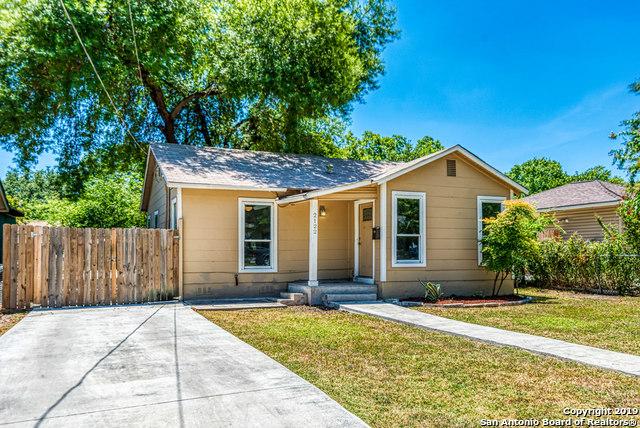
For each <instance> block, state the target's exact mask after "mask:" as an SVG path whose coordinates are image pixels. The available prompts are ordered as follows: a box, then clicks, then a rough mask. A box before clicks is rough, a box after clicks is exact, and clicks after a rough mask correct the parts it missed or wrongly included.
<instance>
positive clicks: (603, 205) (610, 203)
mask: <svg viewBox="0 0 640 428" xmlns="http://www.w3.org/2000/svg"><path fill="white" fill-rule="evenodd" d="M620 202H622V201H621V200H619V201H607V202H593V203H590V204H575V205H563V206H559V207H547V208H537V210H538V211H540V212H553V211H571V210H580V209H587V208H607V207H615V206H618V205H620ZM534 205H535V204H534Z"/></svg>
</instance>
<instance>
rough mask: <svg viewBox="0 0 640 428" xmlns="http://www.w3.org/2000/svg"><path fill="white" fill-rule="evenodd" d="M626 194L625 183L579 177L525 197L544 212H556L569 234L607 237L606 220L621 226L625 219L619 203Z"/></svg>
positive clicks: (597, 238) (588, 237)
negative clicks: (603, 226)
mask: <svg viewBox="0 0 640 428" xmlns="http://www.w3.org/2000/svg"><path fill="white" fill-rule="evenodd" d="M623 198H624V187H623V186H620V185H618V184H613V183H609V182H606V181H600V180H594V181H579V182H577V183H569V184H565V185H564V186H560V187H556V188H553V189H549V190H545V191H544V192H540V193H536V194H535V195H531V196H527V197H526V198H523V199H524V200H525V201H527V202H530V203H531V204H533V205H534V206H535V207H536V209H537V210H538V211H540V212H548V213H553V214H555V216H556V218H557V220H558V222H559V224H560V227H562V229H563V230H564V236H565V238H568V237H570V236H571V235H573V234H574V233H577V234H578V235H580V236H582V237H583V238H584V239H587V240H590V241H600V240H602V239H603V237H604V232H603V230H602V226H600V224H599V222H598V218H600V219H601V220H602V222H603V223H604V224H608V225H611V226H613V227H614V228H616V229H618V230H620V229H621V228H622V223H621V220H620V217H619V216H618V212H617V209H618V206H619V205H620V202H622V199H623Z"/></svg>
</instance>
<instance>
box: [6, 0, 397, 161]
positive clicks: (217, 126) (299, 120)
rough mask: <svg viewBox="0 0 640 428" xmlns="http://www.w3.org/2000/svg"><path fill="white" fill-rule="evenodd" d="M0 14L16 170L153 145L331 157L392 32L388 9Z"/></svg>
mask: <svg viewBox="0 0 640 428" xmlns="http://www.w3.org/2000/svg"><path fill="white" fill-rule="evenodd" d="M65 7H66V10H67V11H68V16H67V15H66V13H65ZM0 14H1V15H2V25H0V145H1V146H2V147H3V148H5V149H8V150H10V151H13V152H14V153H16V154H17V155H18V160H19V161H20V162H21V165H23V166H24V165H28V164H29V162H31V161H33V160H34V159H35V158H36V157H37V156H38V155H39V154H41V153H42V152H43V151H52V152H54V153H56V154H58V156H59V160H60V167H61V169H63V170H65V169H66V170H72V169H73V168H77V167H78V165H80V164H81V163H82V162H83V161H85V160H86V156H87V155H92V156H99V155H101V156H103V157H106V158H107V159H109V160H110V161H111V162H114V159H116V160H118V159H123V160H125V162H126V161H129V160H130V159H132V158H136V159H138V161H139V162H140V159H142V158H143V157H144V155H145V147H144V146H143V144H142V142H148V141H156V140H161V141H166V142H168V143H181V144H197V145H214V146H228V147H237V148H247V149H262V150H271V151H282V152H300V153H319V154H326V152H327V150H328V151H331V150H332V149H333V148H334V145H333V144H332V143H331V133H330V132H329V133H328V132H325V131H326V128H327V127H328V126H331V122H332V120H334V119H336V118H338V119H340V118H343V117H345V115H346V114H347V113H348V111H349V109H350V106H351V104H352V103H353V102H354V101H357V100H359V99H361V98H362V96H363V95H364V94H366V93H367V92H368V91H370V90H371V89H374V88H376V87H377V79H378V77H379V76H380V75H381V74H382V73H383V71H384V67H383V62H382V59H381V52H382V50H383V48H384V47H385V45H386V44H388V43H389V42H390V41H391V40H393V39H394V38H395V37H396V36H397V31H396V29H395V12H394V10H393V9H392V8H391V7H390V6H389V5H388V4H387V2H386V0H233V1H232V0H213V1H210V0H174V1H161V2H158V1H150V0H138V1H131V2H129V1H125V0H97V1H92V2H85V1H81V0H64V3H63V2H62V1H60V0H31V1H26V2H14V1H10V2H5V3H4V6H2V9H0ZM69 20H71V22H72V23H73V24H74V25H75V27H76V28H77V33H78V35H79V36H80V38H81V39H82V41H83V43H84V45H85V46H86V51H87V53H88V54H89V55H90V57H91V59H92V60H93V63H94V64H95V69H96V71H97V72H98V74H99V76H100V77H101V80H100V79H98V77H97V76H96V74H95V73H94V70H93V67H92V65H91V63H90V62H89V60H88V59H87V57H86V56H85V52H84V51H83V47H82V45H81V44H80V43H79V41H78V38H77V37H76V34H75V33H74V30H73V28H72V26H71V24H70V22H69ZM103 84H104V87H103ZM125 128H126V131H125ZM327 146H328V149H327ZM123 168H124V169H126V168H125V167H123Z"/></svg>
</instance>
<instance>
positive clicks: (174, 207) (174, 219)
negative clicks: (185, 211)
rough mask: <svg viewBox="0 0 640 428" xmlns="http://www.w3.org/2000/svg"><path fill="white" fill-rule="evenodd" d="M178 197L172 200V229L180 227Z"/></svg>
mask: <svg viewBox="0 0 640 428" xmlns="http://www.w3.org/2000/svg"><path fill="white" fill-rule="evenodd" d="M177 226H178V199H177V198H173V199H172V200H171V229H174V230H175V229H177V228H178V227H177Z"/></svg>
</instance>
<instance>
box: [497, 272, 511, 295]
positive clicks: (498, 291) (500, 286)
mask: <svg viewBox="0 0 640 428" xmlns="http://www.w3.org/2000/svg"><path fill="white" fill-rule="evenodd" d="M508 275H509V272H505V273H504V275H502V278H500V285H499V286H498V290H497V291H496V294H494V296H497V295H498V294H500V289H501V288H502V284H503V283H504V280H505V279H506V278H507V276H508ZM496 279H497V278H496ZM494 287H495V282H494Z"/></svg>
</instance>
